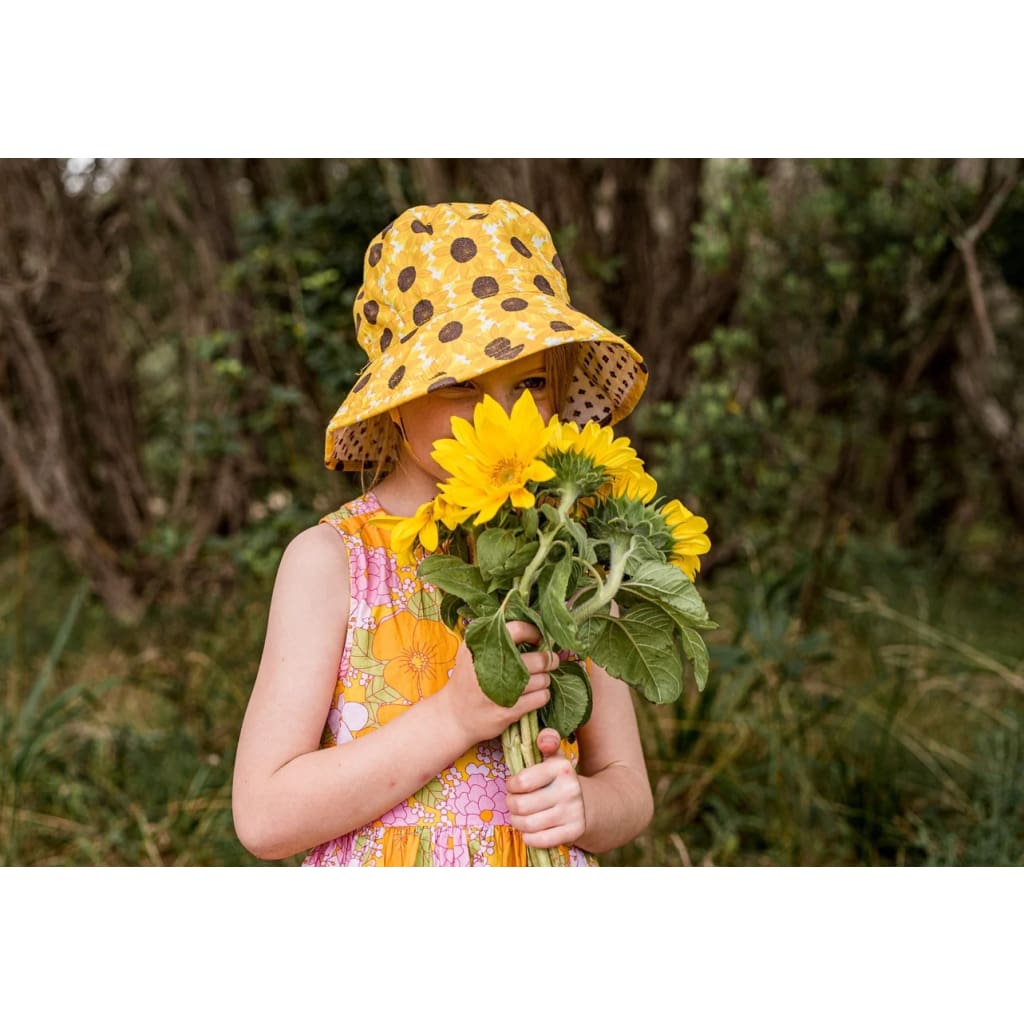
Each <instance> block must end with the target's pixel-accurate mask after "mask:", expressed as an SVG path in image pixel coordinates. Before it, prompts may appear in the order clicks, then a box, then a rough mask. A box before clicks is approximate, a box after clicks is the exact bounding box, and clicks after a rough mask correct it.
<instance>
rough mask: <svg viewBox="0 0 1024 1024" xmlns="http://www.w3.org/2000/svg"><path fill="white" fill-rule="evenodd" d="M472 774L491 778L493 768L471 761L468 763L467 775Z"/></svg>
mask: <svg viewBox="0 0 1024 1024" xmlns="http://www.w3.org/2000/svg"><path fill="white" fill-rule="evenodd" d="M470 775H480V776H483V778H485V779H489V778H490V777H491V769H490V768H489V767H488V766H487V765H486V764H474V763H473V762H472V761H470V763H469V764H467V765H466V777H467V778H468V777H469V776H470Z"/></svg>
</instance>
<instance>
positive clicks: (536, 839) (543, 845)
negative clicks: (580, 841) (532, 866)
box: [523, 825, 581, 850]
mask: <svg viewBox="0 0 1024 1024" xmlns="http://www.w3.org/2000/svg"><path fill="white" fill-rule="evenodd" d="M580 834H581V833H576V832H575V831H574V830H573V829H572V828H571V827H570V826H568V825H562V826H559V827H558V828H549V829H545V830H544V831H542V832H523V842H524V843H525V844H526V845H527V846H532V847H534V848H536V849H538V850H550V849H551V848H552V847H554V846H571V845H572V844H573V843H574V842H575V841H576V839H577V838H578V837H579V835H580Z"/></svg>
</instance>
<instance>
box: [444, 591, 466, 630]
mask: <svg viewBox="0 0 1024 1024" xmlns="http://www.w3.org/2000/svg"><path fill="white" fill-rule="evenodd" d="M466 607H467V605H466V602H465V601H463V600H462V598H461V597H459V595H458V594H445V595H444V597H442V598H441V621H442V622H443V623H444V624H445V625H446V626H447V627H448V628H449V629H451V630H454V629H457V628H458V625H459V618H460V617H461V615H462V609H463V608H466Z"/></svg>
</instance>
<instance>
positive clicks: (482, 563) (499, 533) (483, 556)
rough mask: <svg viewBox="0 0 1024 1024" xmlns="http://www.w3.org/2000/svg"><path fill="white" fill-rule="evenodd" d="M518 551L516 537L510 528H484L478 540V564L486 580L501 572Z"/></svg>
mask: <svg viewBox="0 0 1024 1024" xmlns="http://www.w3.org/2000/svg"><path fill="white" fill-rule="evenodd" d="M515 552H516V538H515V535H514V534H513V533H512V532H511V531H510V530H493V529H492V530H484V531H483V533H481V534H480V536H479V537H477V541H476V564H477V566H479V568H480V574H481V575H482V576H483V578H484V580H485V581H486V580H490V579H491V578H492V577H494V576H495V575H497V574H498V573H500V572H501V571H502V570H503V569H504V567H505V563H506V562H508V560H509V559H510V558H511V557H512V556H513V555H514V554H515Z"/></svg>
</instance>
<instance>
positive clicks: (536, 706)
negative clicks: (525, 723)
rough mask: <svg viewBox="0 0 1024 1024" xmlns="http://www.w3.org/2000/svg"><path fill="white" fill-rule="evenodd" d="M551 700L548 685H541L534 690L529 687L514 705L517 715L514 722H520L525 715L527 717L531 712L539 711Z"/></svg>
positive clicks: (513, 708) (514, 712)
mask: <svg viewBox="0 0 1024 1024" xmlns="http://www.w3.org/2000/svg"><path fill="white" fill-rule="evenodd" d="M549 700H551V690H550V688H549V687H548V685H547V684H546V683H541V684H540V685H538V686H536V687H534V688H533V689H530V688H529V686H528V687H527V689H526V690H524V691H523V693H522V695H521V696H520V698H519V700H517V701H516V702H515V704H513V705H512V711H513V714H514V715H515V717H514V718H513V719H512V721H514V722H518V721H519V719H520V718H522V717H523V715H527V714H529V713H530V712H531V711H539V710H540V709H541V708H542V707H544V705H545V704H547V702H548V701H549Z"/></svg>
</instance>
